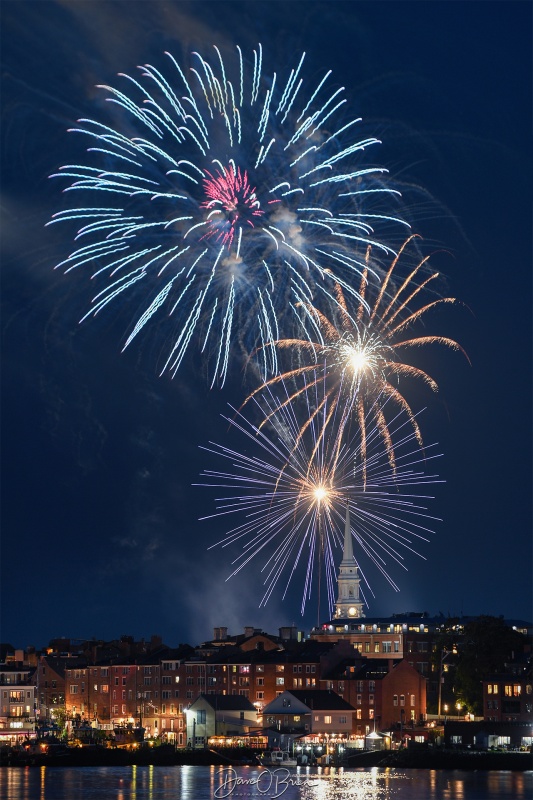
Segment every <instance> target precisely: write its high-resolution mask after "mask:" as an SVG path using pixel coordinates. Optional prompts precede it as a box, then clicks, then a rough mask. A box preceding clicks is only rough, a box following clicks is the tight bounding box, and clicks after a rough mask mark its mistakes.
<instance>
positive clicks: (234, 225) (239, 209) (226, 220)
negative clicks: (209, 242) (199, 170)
mask: <svg viewBox="0 0 533 800" xmlns="http://www.w3.org/2000/svg"><path fill="white" fill-rule="evenodd" d="M205 173H206V176H207V177H205V178H204V191H205V194H206V197H207V200H204V202H203V203H201V207H202V208H206V209H208V210H209V211H210V214H209V228H208V232H207V234H206V236H215V237H216V239H217V241H222V243H223V244H224V245H227V246H228V247H231V244H232V242H233V239H234V236H235V231H236V230H237V229H238V228H242V227H243V226H244V225H249V226H250V227H252V228H253V227H255V225H254V221H256V219H257V217H261V216H262V215H263V214H264V213H265V212H264V211H261V209H260V204H259V200H258V199H257V195H256V193H255V187H254V188H252V186H251V184H250V181H249V179H248V173H247V172H246V170H241V169H240V168H239V167H235V165H234V164H230V165H229V167H227V168H225V167H222V168H221V169H220V170H217V173H216V174H215V175H212V174H211V173H210V172H208V171H207V170H206V171H205Z"/></svg>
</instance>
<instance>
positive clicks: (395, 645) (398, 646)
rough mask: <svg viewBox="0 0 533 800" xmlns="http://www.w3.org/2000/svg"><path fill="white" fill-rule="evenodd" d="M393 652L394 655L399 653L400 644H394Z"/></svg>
mask: <svg viewBox="0 0 533 800" xmlns="http://www.w3.org/2000/svg"><path fill="white" fill-rule="evenodd" d="M394 652H395V653H399V652H400V642H394Z"/></svg>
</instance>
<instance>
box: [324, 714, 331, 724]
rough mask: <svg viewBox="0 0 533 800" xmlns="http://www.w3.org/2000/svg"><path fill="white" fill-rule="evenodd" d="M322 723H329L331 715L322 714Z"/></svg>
mask: <svg viewBox="0 0 533 800" xmlns="http://www.w3.org/2000/svg"><path fill="white" fill-rule="evenodd" d="M324 725H331V716H330V715H329V714H325V716H324Z"/></svg>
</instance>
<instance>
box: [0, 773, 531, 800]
mask: <svg viewBox="0 0 533 800" xmlns="http://www.w3.org/2000/svg"><path fill="white" fill-rule="evenodd" d="M532 796H533V772H510V771H509V772H506V771H491V772H488V771H481V770H471V771H461V770H420V769H415V770H397V769H384V768H377V767H374V768H368V769H334V768H326V769H319V770H316V769H314V770H313V769H306V768H294V769H285V768H276V769H271V770H269V769H261V768H257V767H234V768H233V767H218V766H217V767H214V766H212V767H201V766H171V767H166V766H165V767H159V766H158V767H154V766H142V767H141V766H128V767H45V766H43V767H22V768H21V767H5V768H3V769H1V770H0V798H1V799H2V800H4V799H5V800H74V799H79V800H228V799H229V800H261V798H268V799H269V800H276V799H277V798H284V800H349V799H353V800H529V798H531V797H532Z"/></svg>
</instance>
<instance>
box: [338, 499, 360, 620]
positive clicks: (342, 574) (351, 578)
mask: <svg viewBox="0 0 533 800" xmlns="http://www.w3.org/2000/svg"><path fill="white" fill-rule="evenodd" d="M337 584H338V587H339V588H338V597H337V602H336V603H335V619H347V618H350V617H352V618H355V617H364V616H365V615H364V613H363V603H362V601H361V600H360V599H359V572H358V569H357V564H356V563H355V559H354V557H353V546H352V532H351V529H350V509H349V508H348V506H346V524H345V527H344V548H343V553H342V561H341V563H340V568H339V578H338V581H337Z"/></svg>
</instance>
